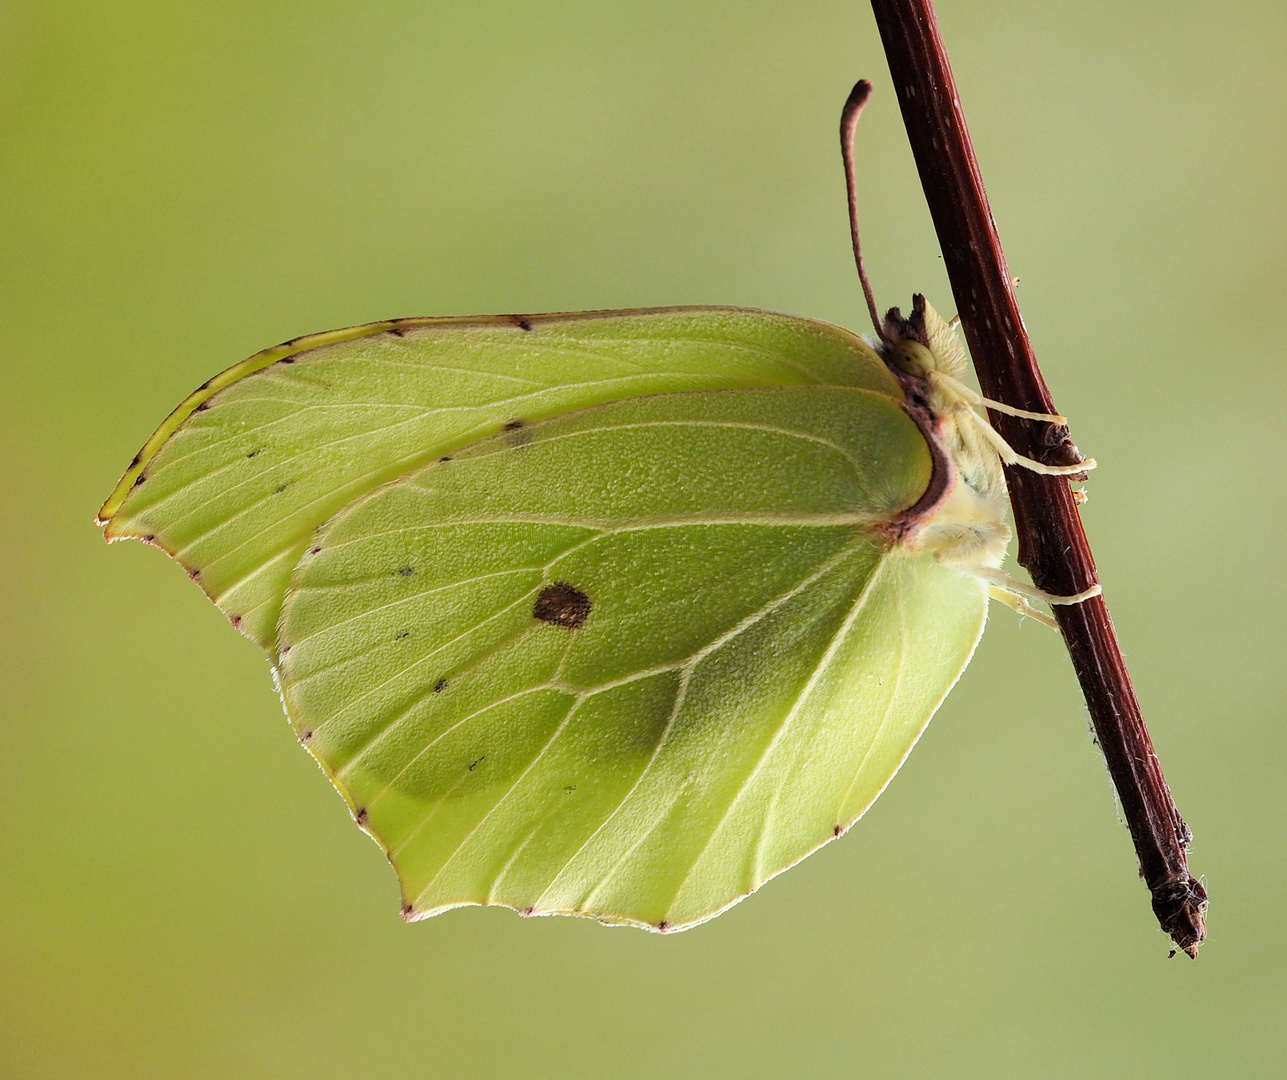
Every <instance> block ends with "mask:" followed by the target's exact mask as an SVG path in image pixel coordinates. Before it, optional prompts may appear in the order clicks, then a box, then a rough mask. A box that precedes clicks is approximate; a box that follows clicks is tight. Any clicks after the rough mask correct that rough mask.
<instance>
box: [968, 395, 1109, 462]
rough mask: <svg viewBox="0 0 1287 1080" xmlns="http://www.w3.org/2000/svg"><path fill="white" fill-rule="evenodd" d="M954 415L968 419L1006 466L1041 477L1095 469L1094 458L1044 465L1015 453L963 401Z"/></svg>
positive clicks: (989, 425)
mask: <svg viewBox="0 0 1287 1080" xmlns="http://www.w3.org/2000/svg"><path fill="white" fill-rule="evenodd" d="M956 413H957V415H958V417H969V419H970V421H971V422H972V423H973V424H974V425H975V427H976V428H977V429H978V431H979V433H980V434H982V435H983V437H984V438H985V439H987V441H988V442H990V443H991V444H992V447H993V449H995V450H996V452H997V456H998V457H999V458H1000V459H1001V460H1002V461H1004V462H1005V463H1006V464H1007V465H1018V466H1021V467H1022V468H1025V469H1027V470H1029V471H1030V472H1035V473H1040V474H1042V475H1043V476H1075V475H1076V474H1077V473H1080V472H1085V471H1087V470H1088V469H1093V468H1095V459H1094V458H1086V459H1084V460H1083V461H1079V462H1077V463H1076V464H1075V465H1046V464H1044V463H1042V462H1040V461H1034V460H1033V459H1032V458H1030V457H1024V456H1023V455H1022V454H1019V453H1016V452H1015V450H1014V449H1013V448H1012V447H1011V446H1010V444H1009V443H1008V442H1006V441H1005V439H1003V438H1001V436H1000V435H999V434H998V433H997V431H996V429H995V428H994V427H993V426H992V425H991V424H989V423H988V422H987V420H985V419H984V418H983V417H982V416H980V415H979V414H978V413H976V412H975V411H974V410H973V409H972V408H970V406H969V405H967V404H966V403H965V402H964V401H961V402H958V403H957V408H956Z"/></svg>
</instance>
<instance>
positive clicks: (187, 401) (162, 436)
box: [94, 305, 865, 527]
mask: <svg viewBox="0 0 1287 1080" xmlns="http://www.w3.org/2000/svg"><path fill="white" fill-rule="evenodd" d="M699 312H705V313H712V314H713V313H726V314H739V315H764V316H768V317H769V318H774V319H782V320H785V321H789V322H795V323H803V324H805V325H808V326H813V327H816V328H817V329H819V330H823V331H826V332H828V333H833V334H838V335H839V336H841V337H846V338H852V339H853V342H854V343H855V344H856V345H858V346H859V348H865V343H864V342H863V341H862V339H861V338H860V337H858V335H857V334H854V333H852V332H851V331H849V330H845V329H844V328H843V327H839V326H833V325H832V324H831V323H825V322H822V321H820V320H817V319H802V318H799V317H797V316H794V315H781V314H778V313H777V312H772V311H763V310H761V309H759V308H747V307H728V306H720V305H692V306H678V307H653V308H616V309H609V310H604V311H574V312H547V313H543V314H538V315H449V316H432V315H427V316H417V317H412V318H405V319H385V320H383V321H381V322H373V323H362V324H360V325H358V326H348V327H345V328H343V329H340V330H326V331H323V332H322V333H320V334H307V335H305V336H304V337H298V338H293V339H292V340H290V341H286V342H283V343H282V344H280V345H274V346H273V347H272V348H271V349H264V350H263V351H262V352H257V353H255V355H254V356H251V357H250V358H248V359H246V360H243V361H241V363H239V364H234V365H233V366H232V367H230V368H228V369H227V370H226V371H222V372H220V373H219V374H218V375H216V376H215V377H214V378H213V379H209V380H208V381H206V382H204V383H202V384H201V386H199V387H198V388H197V389H196V390H194V391H193V392H192V393H191V394H189V395H188V396H187V397H186V398H184V399H183V401H182V403H180V405H179V406H178V408H176V409H175V410H174V411H173V412H172V413H170V415H169V416H167V417H166V418H165V420H164V421H163V422H162V423H161V426H160V427H158V428H157V429H156V431H154V432H153V433H152V436H151V437H150V438H149V439H148V440H147V442H145V443H144V444H143V448H142V449H141V450H139V452H138V453H137V454H135V455H134V460H133V461H131V462H130V466H129V468H128V469H126V470H125V473H124V475H123V476H122V477H121V479H120V480H119V481H118V482H117V485H116V487H115V488H114V489H113V490H112V494H111V495H109V496H108V498H107V501H106V502H105V503H103V505H102V508H101V509H100V510H99V511H98V516H97V517H96V518H95V520H94V523H95V524H96V525H98V526H99V527H103V526H106V525H107V524H109V523H110V522H111V520H112V518H113V517H114V516H115V515H116V512H117V511H118V510H120V508H121V505H122V504H123V503H124V502H125V497H126V496H127V495H128V494H129V493H130V489H131V488H132V487H133V486H134V483H135V481H136V480H137V479H138V477H139V475H140V474H141V473H142V472H143V470H144V469H146V468H147V466H148V463H149V462H151V461H152V459H153V458H154V457H156V455H157V454H158V453H159V452H160V450H161V447H163V446H164V445H165V444H166V442H168V441H169V439H170V436H172V435H173V434H174V433H175V432H176V431H178V430H179V428H180V427H181V426H182V425H183V422H184V421H185V420H186V419H187V418H188V417H189V416H191V415H192V414H193V413H194V412H195V411H196V410H197V408H198V407H199V406H200V405H202V404H203V403H204V402H206V401H208V400H209V399H210V398H211V397H213V396H214V395H215V394H217V393H218V392H219V391H220V390H224V389H226V388H227V387H229V386H231V385H232V384H233V383H235V382H240V381H241V380H242V379H244V378H246V377H247V376H248V375H253V374H255V372H257V371H262V370H263V369H264V368H266V367H271V366H272V365H273V364H275V363H277V362H278V361H279V360H285V359H287V358H289V357H294V356H298V355H300V354H301V353H305V352H309V351H310V350H312V349H320V348H323V347H325V346H327V345H338V344H341V343H342V342H345V341H355V340H357V339H358V338H364V337H374V336H375V335H377V334H387V333H389V332H390V331H392V330H407V329H419V328H422V327H447V326H460V327H468V326H513V327H516V328H518V329H520V330H526V329H530V327H531V326H532V325H533V324H535V323H556V322H581V321H591V320H598V319H614V318H625V317H630V316H641V315H684V314H696V313H699Z"/></svg>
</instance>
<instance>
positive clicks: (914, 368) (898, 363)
mask: <svg viewBox="0 0 1287 1080" xmlns="http://www.w3.org/2000/svg"><path fill="white" fill-rule="evenodd" d="M889 360H890V363H891V365H892V366H893V367H894V368H896V369H897V370H898V371H901V372H903V373H905V374H907V375H915V376H917V377H918V378H921V379H923V378H925V376H926V375H928V374H929V373H930V372H931V371H933V370H935V369H936V368H937V367H938V365H937V364H936V363H935V362H934V354H933V353H932V352H930V351H929V349H927V348H925V346H924V345H921V344H919V343H918V342H915V341H900V342H899V343H898V344H897V345H895V346H893V348H892V349H890V351H889Z"/></svg>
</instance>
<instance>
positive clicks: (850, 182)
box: [840, 79, 888, 344]
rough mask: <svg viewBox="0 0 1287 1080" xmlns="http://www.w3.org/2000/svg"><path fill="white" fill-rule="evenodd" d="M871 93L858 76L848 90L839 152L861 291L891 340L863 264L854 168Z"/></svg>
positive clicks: (878, 331)
mask: <svg viewBox="0 0 1287 1080" xmlns="http://www.w3.org/2000/svg"><path fill="white" fill-rule="evenodd" d="M869 97H871V83H869V82H868V81H867V80H866V79H859V80H858V83H857V84H856V85H855V86H854V88H853V89H852V90H851V91H849V100H848V101H846V102H845V107H844V110H843V111H842V112H841V114H840V153H841V156H842V157H844V159H845V187H846V188H847V189H848V191H849V235H850V236H851V237H853V242H854V262H855V263H856V264H857V266H858V280H859V281H861V282H862V293H863V296H865V297H866V298H867V311H868V312H869V313H870V314H871V325H872V326H874V327H875V328H876V335H877V337H879V338H880V340H881V341H884V342H886V344H888V339H887V337H886V335H885V328H884V326H883V325H882V324H881V321H880V314H879V312H877V310H876V297H875V296H874V295H873V294H872V291H871V282H870V281H868V280H867V271H866V270H865V269H864V268H863V265H862V244H860V243H859V242H858V179H857V177H856V176H855V171H854V132H855V131H857V130H858V117H860V116H862V107H863V106H864V105H866V104H867V99H868V98H869Z"/></svg>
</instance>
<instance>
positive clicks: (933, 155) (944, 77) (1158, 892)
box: [872, 0, 1207, 956]
mask: <svg viewBox="0 0 1287 1080" xmlns="http://www.w3.org/2000/svg"><path fill="white" fill-rule="evenodd" d="M872 8H873V9H874V11H875V14H876V22H877V24H878V25H879V27H880V33H881V38H882V39H883V41H884V45H885V53H886V56H887V57H888V59H889V68H890V73H891V74H892V76H893V80H894V87H895V90H896V92H897V94H898V101H899V104H900V106H901V107H902V112H903V120H904V123H905V124H906V126H907V134H908V138H909V140H910V141H911V146H912V151H913V153H914V154H915V157H916V165H917V168H918V170H919V172H920V177H921V183H922V185H923V186H924V188H925V198H926V201H927V202H928V204H929V209H930V214H931V215H932V217H933V220H934V227H935V229H936V230H937V232H938V238H939V243H940V244H941V245H942V249H943V260H944V263H945V265H946V269H947V275H948V278H949V279H950V281H951V283H952V292H953V295H954V297H955V300H956V304H957V310H958V312H959V314H960V316H961V325H962V328H963V329H964V331H965V338H966V342H967V343H968V344H969V347H970V353H971V355H972V357H973V360H974V366H975V369H976V371H977V372H978V376H979V382H980V384H981V386H982V388H983V392H984V394H985V395H987V396H988V397H991V398H994V399H996V400H997V401H1000V402H1002V403H1004V404H1006V405H1012V406H1016V407H1018V408H1022V409H1028V410H1032V411H1036V412H1046V413H1056V412H1058V410H1057V409H1056V408H1055V404H1054V402H1053V401H1052V400H1051V397H1050V391H1049V390H1048V389H1047V388H1046V384H1045V381H1044V380H1043V379H1042V377H1041V371H1040V369H1039V368H1038V367H1037V359H1036V356H1035V354H1034V353H1033V349H1032V343H1031V342H1030V341H1029V340H1028V333H1027V330H1026V329H1025V328H1024V325H1023V320H1022V318H1021V317H1020V315H1019V306H1018V302H1017V300H1016V298H1015V293H1014V287H1013V284H1012V282H1011V279H1010V275H1009V272H1008V271H1007V269H1006V264H1005V256H1004V254H1003V253H1002V250H1001V241H1000V238H999V237H998V236H997V230H996V225H995V223H994V222H993V220H992V211H991V209H990V208H989V206H988V201H987V195H986V194H985V192H984V189H983V179H982V177H981V175H980V173H979V166H978V162H977V161H976V160H975V157H974V148H973V146H972V144H971V142H970V136H969V132H968V131H967V130H966V126H965V115H964V113H963V112H962V110H961V104H960V101H959V100H958V97H957V91H956V83H955V81H954V80H953V78H952V71H951V67H950V66H949V64H948V59H947V53H946V51H945V49H944V47H943V41H942V38H941V36H940V35H939V29H938V23H937V20H936V18H935V15H934V8H933V5H932V4H931V3H930V0H872ZM991 419H992V423H993V424H994V425H995V426H996V428H997V429H998V430H999V431H1000V432H1001V434H1002V435H1003V436H1004V437H1005V438H1006V440H1007V441H1008V442H1009V443H1010V445H1011V446H1013V447H1014V448H1015V449H1016V450H1017V451H1018V452H1019V453H1020V454H1024V455H1026V456H1029V457H1033V458H1036V459H1037V460H1038V461H1043V462H1046V463H1047V464H1050V465H1065V464H1072V463H1074V462H1076V461H1079V460H1080V455H1079V454H1078V452H1077V448H1076V447H1075V446H1073V444H1072V442H1071V441H1070V440H1069V436H1068V429H1067V428H1063V427H1054V426H1053V425H1050V424H1043V423H1037V422H1033V421H1028V420H1020V419H1016V418H1014V417H1010V416H1002V415H998V414H995V413H994V414H992V416H991ZM1006 480H1007V482H1008V483H1009V486H1010V499H1011V503H1012V504H1013V507H1014V517H1015V525H1016V530H1017V533H1018V540H1019V553H1018V558H1019V562H1020V564H1021V565H1023V566H1024V568H1025V569H1027V571H1028V572H1029V573H1030V574H1031V575H1032V580H1033V581H1034V582H1035V583H1036V584H1037V586H1039V587H1040V588H1042V589H1045V590H1047V591H1048V592H1051V593H1056V594H1059V595H1065V596H1066V595H1071V594H1074V593H1079V592H1081V591H1083V590H1084V589H1087V588H1089V587H1090V586H1091V585H1093V584H1095V583H1096V582H1097V581H1098V577H1097V576H1096V572H1095V561H1094V559H1093V558H1092V557H1091V553H1090V546H1089V545H1088V544H1087V542H1086V534H1085V532H1084V531H1083V529H1082V525H1081V519H1080V517H1079V516H1078V513H1077V507H1076V504H1075V503H1074V501H1073V497H1072V492H1071V490H1070V487H1069V483H1068V481H1067V480H1066V479H1063V478H1060V477H1050V476H1038V475H1036V474H1034V473H1031V472H1028V471H1026V470H1024V469H1017V468H1007V469H1006ZM1055 617H1056V619H1057V620H1058V622H1059V626H1060V628H1061V629H1062V631H1063V635H1064V640H1065V642H1066V643H1067V645H1068V652H1069V655H1070V656H1071V657H1072V662H1073V667H1074V668H1075V669H1076V672H1077V678H1078V679H1079V680H1080V682H1081V687H1082V692H1083V693H1084V694H1085V696H1086V704H1087V705H1088V706H1089V708H1090V716H1091V720H1092V721H1093V723H1094V725H1095V734H1096V737H1097V739H1098V741H1099V745H1100V747H1101V748H1102V750H1103V752H1104V759H1105V760H1106V761H1107V763H1108V771H1109V774H1110V775H1111V776H1112V779H1113V783H1114V785H1115V786H1116V788H1117V794H1118V798H1119V799H1120V801H1121V807H1122V812H1123V814H1124V815H1125V817H1126V823H1127V825H1128V826H1129V828H1130V831H1131V837H1132V838H1133V840H1134V841H1135V850H1136V853H1137V854H1138V856H1139V862H1140V875H1141V876H1142V877H1143V878H1144V881H1145V883H1146V884H1147V885H1148V887H1149V890H1150V892H1151V893H1152V895H1153V911H1154V913H1155V914H1156V915H1157V918H1158V921H1159V922H1160V923H1161V926H1162V929H1163V930H1165V931H1166V932H1167V933H1168V934H1170V935H1171V938H1172V939H1173V940H1174V941H1175V943H1176V945H1177V946H1178V947H1179V948H1181V949H1183V950H1184V951H1185V952H1186V953H1188V954H1189V955H1190V956H1196V955H1197V950H1198V945H1199V943H1200V942H1201V941H1202V939H1203V938H1204V937H1205V936H1206V929H1205V925H1204V922H1203V913H1204V911H1205V908H1206V902H1207V897H1206V892H1205V890H1204V889H1203V887H1202V885H1201V884H1200V883H1199V882H1197V881H1196V880H1194V878H1193V877H1192V875H1191V874H1190V873H1189V868H1188V863H1187V860H1186V857H1185V848H1186V847H1187V846H1188V843H1189V840H1190V838H1191V836H1190V833H1189V829H1188V826H1186V825H1185V823H1184V820H1183V819H1182V818H1181V817H1180V813H1179V811H1178V810H1177V809H1176V807H1175V803H1174V801H1173V800H1172V798H1171V792H1170V789H1169V788H1168V787H1167V784H1166V779H1165V778H1164V777H1163V775H1162V768H1161V765H1160V764H1159V763H1158V760H1157V754H1156V753H1155V752H1154V750H1153V743H1152V740H1151V739H1150V738H1149V734H1148V729H1147V728H1146V727H1145V726H1144V718H1143V715H1142V713H1141V711H1140V705H1139V701H1138V700H1137V699H1136V697H1135V692H1134V690H1133V689H1132V688H1131V680H1130V676H1129V674H1128V673H1127V670H1126V663H1125V661H1124V660H1123V658H1122V653H1121V649H1120V648H1119V646H1118V643H1117V633H1116V631H1115V630H1114V628H1113V622H1112V619H1110V618H1109V615H1108V607H1107V605H1106V604H1105V603H1104V599H1103V597H1102V596H1100V597H1096V598H1094V599H1092V600H1088V601H1086V602H1085V603H1082V604H1076V605H1070V606H1059V607H1056V608H1055Z"/></svg>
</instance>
